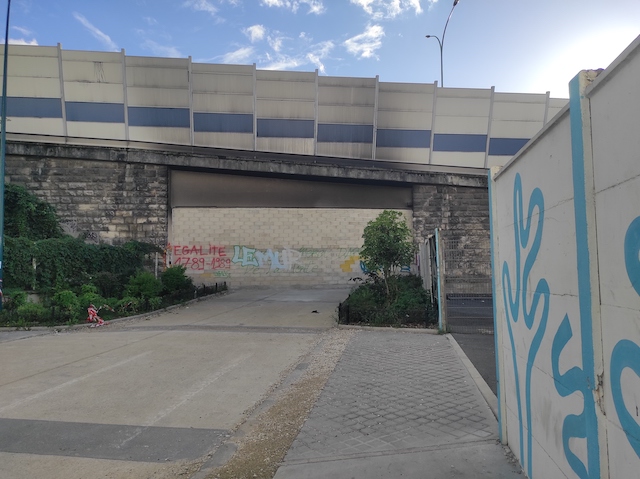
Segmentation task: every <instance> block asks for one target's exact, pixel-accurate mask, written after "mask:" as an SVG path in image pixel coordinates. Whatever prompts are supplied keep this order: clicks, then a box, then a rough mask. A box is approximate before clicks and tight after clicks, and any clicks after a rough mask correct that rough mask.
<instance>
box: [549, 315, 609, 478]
mask: <svg viewBox="0 0 640 479" xmlns="http://www.w3.org/2000/svg"><path fill="white" fill-rule="evenodd" d="M572 336H573V331H572V329H571V323H570V322H569V316H568V315H566V314H565V316H564V319H563V320H562V322H561V323H560V327H559V328H558V331H557V332H556V335H555V336H554V338H553V343H552V346H551V368H552V371H553V380H554V384H555V387H556V391H558V394H560V396H562V397H567V396H569V395H570V394H572V393H573V392H575V391H581V392H582V394H583V395H584V394H589V391H588V390H587V388H586V387H581V385H584V384H585V375H584V372H583V370H582V369H580V368H579V367H577V366H574V367H572V368H571V369H569V370H568V371H567V372H566V373H564V374H561V373H560V366H559V365H560V354H561V353H562V350H563V349H564V348H565V346H566V345H567V343H568V342H569V340H570V339H571V338H572ZM586 414H588V411H587V409H586V408H585V409H583V411H582V413H580V414H578V415H576V414H569V415H567V416H566V417H565V418H564V420H563V422H562V447H563V449H564V452H565V457H566V459H567V462H568V463H569V467H571V469H572V470H573V472H575V473H576V474H577V475H578V477H580V478H588V477H590V476H589V472H588V470H587V468H586V466H585V464H584V463H583V462H582V461H581V460H580V458H579V457H578V456H577V455H576V454H575V453H574V452H573V451H572V450H571V448H570V446H569V440H570V439H571V438H579V439H585V438H586V437H587V427H586V424H587V421H586ZM598 473H599V471H598ZM596 477H597V476H596Z"/></svg>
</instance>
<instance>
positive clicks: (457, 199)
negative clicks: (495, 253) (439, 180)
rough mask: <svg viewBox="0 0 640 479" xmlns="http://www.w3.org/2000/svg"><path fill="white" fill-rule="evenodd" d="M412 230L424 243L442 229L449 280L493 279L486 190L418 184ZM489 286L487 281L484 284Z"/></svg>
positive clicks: (414, 201)
mask: <svg viewBox="0 0 640 479" xmlns="http://www.w3.org/2000/svg"><path fill="white" fill-rule="evenodd" d="M413 228H414V234H415V237H416V239H417V240H418V241H424V239H425V238H427V237H428V236H429V235H432V234H434V230H435V229H436V228H440V230H441V233H442V237H443V240H444V249H445V265H446V274H447V279H448V280H449V279H455V278H461V277H478V276H480V277H485V278H486V277H490V275H491V271H490V268H491V249H490V225H489V193H488V189H487V188H486V187H471V186H456V185H416V186H414V187H413ZM484 283H487V284H489V283H488V281H484V282H483V284H484Z"/></svg>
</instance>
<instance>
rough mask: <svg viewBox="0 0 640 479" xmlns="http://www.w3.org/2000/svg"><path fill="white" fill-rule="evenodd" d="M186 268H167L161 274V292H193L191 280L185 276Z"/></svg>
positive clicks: (178, 266)
mask: <svg viewBox="0 0 640 479" xmlns="http://www.w3.org/2000/svg"><path fill="white" fill-rule="evenodd" d="M185 271H186V268H185V267H184V266H181V265H177V266H169V267H168V268H167V269H165V270H164V271H163V272H162V275H161V276H160V280H161V281H162V292H163V293H164V294H171V293H174V292H180V293H182V292H191V291H193V280H192V279H191V278H190V277H189V276H187V275H186V274H185Z"/></svg>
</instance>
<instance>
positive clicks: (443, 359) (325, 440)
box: [275, 331, 522, 479]
mask: <svg viewBox="0 0 640 479" xmlns="http://www.w3.org/2000/svg"><path fill="white" fill-rule="evenodd" d="M497 438H498V436H497V421H496V419H495V418H494V416H493V415H492V413H491V411H490V409H489V407H488V406H487V403H486V402H485V400H484V399H483V397H482V396H481V394H480V392H479V391H478V389H477V387H476V385H475V383H474V382H473V380H472V379H471V377H470V375H469V373H468V372H467V370H466V369H465V367H464V365H463V364H462V362H461V361H460V359H459V357H458V355H457V353H456V352H455V350H454V349H453V347H452V346H451V344H450V342H449V340H448V338H447V337H446V336H436V335H429V334H419V333H409V332H396V331H360V332H358V334H356V335H355V336H354V338H353V339H352V341H351V343H350V344H349V345H348V346H347V349H346V350H345V352H344V353H343V356H342V358H341V359H340V361H339V362H338V364H337V366H336V369H335V370H334V372H333V374H332V375H331V377H330V378H329V381H328V382H327V384H326V386H325V388H324V390H323V392H322V394H321V395H320V397H319V399H318V401H317V403H316V405H315V406H314V408H313V410H312V411H311V414H310V415H309V418H308V419H307V421H306V422H305V424H304V426H303V428H302V430H301V431H300V433H299V435H298V437H297V438H296V440H295V441H294V443H293V445H292V447H291V449H290V450H289V452H288V454H287V456H286V457H285V461H284V464H283V465H282V466H281V467H280V469H279V470H278V473H277V474H276V476H275V477H276V479H288V478H294V477H295V478H316V477H317V478H321V477H336V478H340V477H346V478H363V479H364V478H367V479H370V478H377V477H381V478H382V477H408V478H412V477H416V478H417V477H421V478H424V477H426V478H429V477H434V478H441V477H469V478H471V477H473V478H474V479H475V478H483V477H486V478H489V477H490V478H502V477H504V478H512V477H522V476H520V475H519V467H518V466H517V465H516V464H514V462H513V461H510V457H509V455H508V454H507V452H508V451H505V449H504V448H503V447H502V446H501V445H500V444H498V443H497ZM453 458H457V459H453Z"/></svg>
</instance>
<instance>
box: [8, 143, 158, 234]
mask: <svg viewBox="0 0 640 479" xmlns="http://www.w3.org/2000/svg"><path fill="white" fill-rule="evenodd" d="M5 177H6V182H7V183H16V184H19V185H22V186H24V187H26V188H27V189H28V190H29V191H30V192H31V193H34V194H35V195H36V196H38V197H39V198H40V199H41V200H43V201H46V202H47V203H50V204H51V205H53V206H54V207H55V208H56V211H57V213H58V217H59V218H60V220H61V223H62V226H63V229H64V230H65V232H66V233H69V234H71V235H73V236H80V237H83V238H85V239H86V240H87V241H89V242H94V243H107V244H122V243H125V242H127V241H129V240H138V241H145V242H149V243H154V244H157V245H160V246H164V245H165V243H166V238H167V167H166V166H163V165H153V164H138V163H125V162H112V161H87V160H81V159H61V158H47V157H40V158H38V157H33V156H19V155H11V156H9V155H8V156H7V158H6V167H5Z"/></svg>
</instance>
